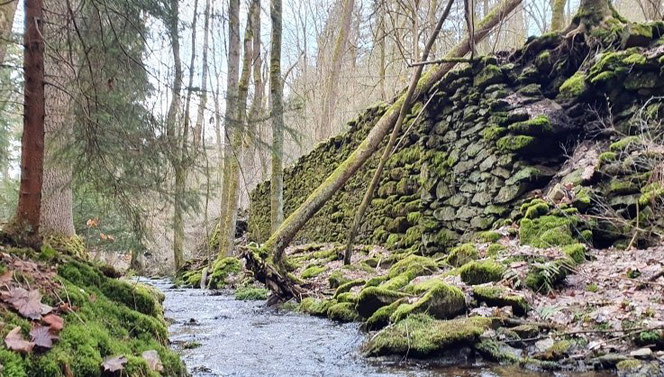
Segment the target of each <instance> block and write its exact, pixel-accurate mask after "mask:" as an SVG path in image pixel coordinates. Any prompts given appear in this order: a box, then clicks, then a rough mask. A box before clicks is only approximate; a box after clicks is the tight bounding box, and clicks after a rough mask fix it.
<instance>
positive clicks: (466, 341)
mask: <svg viewBox="0 0 664 377" xmlns="http://www.w3.org/2000/svg"><path fill="white" fill-rule="evenodd" d="M490 325H491V319H489V318H483V317H471V318H459V319H452V320H446V321H441V320H435V319H433V318H432V317H430V316H427V315H426V314H415V315H411V316H410V317H408V318H406V319H405V320H403V321H401V322H399V323H397V324H396V325H394V326H391V327H389V328H387V329H385V330H383V331H381V332H380V333H378V334H377V335H376V336H375V337H373V338H372V339H371V340H370V341H369V342H368V343H367V344H366V346H365V351H366V353H367V354H368V355H370V356H383V355H406V354H408V355H409V356H413V357H427V356H432V355H437V354H442V353H443V352H444V351H445V350H447V349H451V348H452V347H458V346H461V345H472V344H473V343H475V342H476V341H477V340H478V339H479V337H480V335H482V333H484V331H486V330H487V329H488V328H489V326H490Z"/></svg>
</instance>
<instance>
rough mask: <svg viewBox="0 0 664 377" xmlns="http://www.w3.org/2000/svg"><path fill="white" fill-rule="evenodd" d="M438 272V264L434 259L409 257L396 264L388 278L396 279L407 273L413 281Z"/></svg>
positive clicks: (417, 256) (416, 256)
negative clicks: (418, 277)
mask: <svg viewBox="0 0 664 377" xmlns="http://www.w3.org/2000/svg"><path fill="white" fill-rule="evenodd" d="M436 270H438V264H437V263H436V262H435V261H434V260H433V259H431V258H427V257H422V256H419V255H409V256H407V257H406V258H403V259H402V260H400V261H398V262H397V263H395V264H394V265H393V266H392V267H391V268H390V271H389V273H388V276H389V277H390V278H394V277H396V276H398V275H401V274H403V273H406V274H408V276H409V277H410V279H411V280H412V279H413V278H415V277H417V276H421V275H428V274H431V273H433V272H435V271H436Z"/></svg>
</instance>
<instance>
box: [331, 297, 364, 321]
mask: <svg viewBox="0 0 664 377" xmlns="http://www.w3.org/2000/svg"><path fill="white" fill-rule="evenodd" d="M327 316H328V318H330V319H331V320H333V321H339V322H353V321H356V320H358V319H359V316H358V314H357V312H356V311H355V304H353V303H352V302H340V303H338V304H334V305H332V306H330V307H329V308H328V309H327Z"/></svg>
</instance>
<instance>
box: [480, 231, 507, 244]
mask: <svg viewBox="0 0 664 377" xmlns="http://www.w3.org/2000/svg"><path fill="white" fill-rule="evenodd" d="M502 237H503V236H502V235H501V234H500V233H498V232H495V231H491V230H489V231H486V232H480V233H477V234H476V235H475V239H476V240H478V241H480V242H487V243H493V242H496V241H498V240H499V239H501V238H502Z"/></svg>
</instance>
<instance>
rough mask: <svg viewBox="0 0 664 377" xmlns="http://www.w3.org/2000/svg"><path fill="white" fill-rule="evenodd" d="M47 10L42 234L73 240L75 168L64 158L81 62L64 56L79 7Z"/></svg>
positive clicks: (56, 4)
mask: <svg viewBox="0 0 664 377" xmlns="http://www.w3.org/2000/svg"><path fill="white" fill-rule="evenodd" d="M44 7H45V9H46V15H47V17H46V18H47V22H46V24H45V32H44V38H46V40H47V41H48V46H47V48H46V51H45V55H44V72H45V77H46V87H45V99H46V118H45V119H46V120H45V124H44V128H45V134H44V142H45V147H44V175H43V183H42V206H41V218H40V223H41V225H40V232H41V233H42V235H58V236H64V237H72V236H74V235H75V234H76V231H75V229H74V215H73V212H72V187H71V185H72V168H71V164H70V163H69V162H67V161H62V155H63V152H64V151H65V149H66V148H68V146H69V144H70V143H71V141H72V137H73V123H74V119H73V114H72V112H71V105H72V97H71V94H70V93H68V92H69V91H70V89H72V88H73V82H74V80H75V78H76V75H77V73H76V72H75V68H74V67H76V60H77V59H76V57H75V56H71V55H70V54H71V53H70V54H67V53H64V52H63V51H67V47H68V46H69V41H68V40H67V36H66V33H63V30H72V29H73V26H70V25H71V23H72V22H73V20H72V19H71V18H72V17H74V15H73V11H71V9H70V8H68V7H72V9H75V8H76V5H75V4H72V3H66V2H62V1H59V0H47V1H46V2H45V3H44ZM69 51H71V50H69ZM65 59H68V60H69V61H65ZM72 63H73V64H72Z"/></svg>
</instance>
